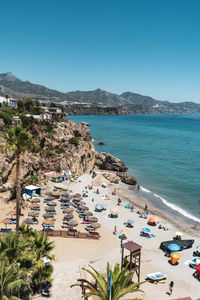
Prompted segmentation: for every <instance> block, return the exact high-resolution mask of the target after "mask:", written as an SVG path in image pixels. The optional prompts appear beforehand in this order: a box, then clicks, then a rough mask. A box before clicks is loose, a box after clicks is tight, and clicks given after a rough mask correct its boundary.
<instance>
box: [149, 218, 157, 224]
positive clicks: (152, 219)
mask: <svg viewBox="0 0 200 300" xmlns="http://www.w3.org/2000/svg"><path fill="white" fill-rule="evenodd" d="M148 222H149V223H158V217H155V216H152V217H150V218H149V221H148Z"/></svg>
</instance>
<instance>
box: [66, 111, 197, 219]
mask: <svg viewBox="0 0 200 300" xmlns="http://www.w3.org/2000/svg"><path fill="white" fill-rule="evenodd" d="M69 119H71V120H73V121H75V122H77V123H80V122H81V121H85V122H88V123H89V124H91V126H90V127H89V128H90V131H91V134H92V137H93V139H94V143H95V146H96V149H97V151H98V152H102V151H105V152H108V153H110V154H113V155H115V156H117V157H119V158H120V159H122V160H123V161H124V162H125V163H126V164H127V166H128V168H129V172H130V173H131V174H132V175H134V176H135V177H136V178H137V180H138V181H139V183H140V185H141V186H142V187H143V188H144V190H145V191H146V192H148V191H151V192H153V193H154V194H155V195H157V196H159V199H160V200H161V201H162V202H164V203H165V204H166V205H168V206H170V207H171V208H172V209H174V210H177V211H179V212H180V213H182V214H183V215H185V216H188V217H190V218H193V219H194V220H195V219H196V220H197V218H198V219H200V115H131V116H70V117H69ZM100 140H102V141H103V142H104V143H105V145H104V146H99V145H98V141H100ZM194 216H195V217H196V218H194Z"/></svg>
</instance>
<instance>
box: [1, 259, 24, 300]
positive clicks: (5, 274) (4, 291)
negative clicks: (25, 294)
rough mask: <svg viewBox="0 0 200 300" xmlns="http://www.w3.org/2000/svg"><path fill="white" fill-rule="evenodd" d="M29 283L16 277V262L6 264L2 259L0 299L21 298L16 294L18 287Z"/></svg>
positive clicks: (19, 299) (11, 299)
mask: <svg viewBox="0 0 200 300" xmlns="http://www.w3.org/2000/svg"><path fill="white" fill-rule="evenodd" d="M28 287H29V283H28V282H27V281H25V280H22V279H18V266H17V265H16V264H11V265H9V266H7V265H6V262H5V261H3V262H1V264H0V299H2V300H21V298H19V297H17V296H16V295H17V294H18V292H19V291H20V289H22V288H23V289H24V288H28Z"/></svg>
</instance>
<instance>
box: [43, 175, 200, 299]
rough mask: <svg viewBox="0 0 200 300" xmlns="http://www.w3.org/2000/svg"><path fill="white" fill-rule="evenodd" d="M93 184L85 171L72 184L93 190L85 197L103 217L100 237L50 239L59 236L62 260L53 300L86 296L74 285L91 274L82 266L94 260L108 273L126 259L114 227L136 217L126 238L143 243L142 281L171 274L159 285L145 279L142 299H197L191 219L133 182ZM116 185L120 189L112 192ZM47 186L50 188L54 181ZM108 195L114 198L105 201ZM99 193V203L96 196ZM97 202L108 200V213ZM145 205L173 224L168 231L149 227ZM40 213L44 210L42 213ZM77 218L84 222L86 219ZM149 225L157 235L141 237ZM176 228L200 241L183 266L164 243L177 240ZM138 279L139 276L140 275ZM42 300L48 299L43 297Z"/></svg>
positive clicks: (77, 190)
mask: <svg viewBox="0 0 200 300" xmlns="http://www.w3.org/2000/svg"><path fill="white" fill-rule="evenodd" d="M92 183H93V179H92V177H91V175H88V174H85V175H83V176H80V177H79V178H78V180H77V182H74V183H70V184H69V183H67V184H66V187H67V188H68V189H69V190H70V191H71V193H80V194H81V193H83V192H84V191H87V194H88V197H86V198H84V199H83V201H84V202H86V205H87V206H88V207H89V210H90V211H91V212H92V213H93V215H94V216H96V217H97V218H98V223H100V224H101V228H100V229H99V230H98V232H99V233H100V235H101V238H100V239H99V240H84V239H73V238H71V239H69V238H67V239H65V238H53V237H51V238H50V239H51V240H54V241H55V250H54V252H55V256H56V260H55V262H54V263H53V265H54V276H53V277H54V281H53V286H52V289H51V297H50V299H52V300H53V299H54V300H58V299H60V300H61V299H63V300H64V299H70V300H78V299H81V289H80V288H77V287H74V288H70V285H72V284H74V283H75V282H76V280H77V279H78V278H81V277H85V276H86V273H85V272H84V271H82V270H81V269H82V268H83V267H87V266H88V265H89V264H91V265H92V266H93V267H95V268H97V269H98V270H99V271H100V272H102V273H104V272H105V269H106V264H107V262H109V263H110V264H111V265H112V266H113V265H114V264H115V263H116V262H118V263H120V262H121V247H120V239H119V238H118V237H117V236H115V235H114V234H113V230H114V226H116V227H117V231H120V230H121V229H123V228H125V225H124V222H126V221H127V220H128V219H130V218H131V219H133V220H134V221H135V223H134V228H130V229H128V234H127V240H126V241H134V242H136V243H137V244H139V245H141V246H142V250H141V278H140V280H141V281H144V280H145V278H146V275H147V274H149V273H152V272H161V273H163V274H166V275H167V280H166V282H165V283H160V284H159V283H158V284H153V283H149V282H145V283H144V284H143V285H142V286H141V289H142V290H143V291H144V295H142V299H147V300H154V299H155V300H156V299H163V300H165V299H176V298H180V297H186V296H190V297H192V299H195V300H196V299H198V298H199V297H200V283H199V281H197V280H196V279H195V278H194V277H193V276H192V274H193V272H194V270H193V269H191V268H190V267H189V266H187V265H185V262H186V261H188V260H191V259H192V258H193V256H192V254H193V251H194V249H195V247H196V246H197V245H198V244H199V243H200V237H199V234H198V231H197V230H195V229H192V226H190V225H188V224H187V222H185V223H184V222H183V220H180V219H178V218H176V219H175V218H173V216H169V215H167V214H166V212H165V211H161V210H159V208H156V207H154V206H153V205H151V204H150V203H148V202H147V201H148V200H147V199H145V198H144V197H143V196H141V195H140V193H138V192H137V191H133V190H132V189H130V186H128V185H126V184H123V183H120V184H112V183H108V182H107V187H106V188H103V187H100V186H93V189H92V190H89V189H88V188H86V187H88V185H91V184H92ZM57 185H58V184H57ZM62 185H63V184H62ZM50 187H52V183H49V188H50ZM97 188H99V191H100V194H99V195H97V194H96V193H95V191H96V189H97ZM115 188H116V191H117V194H116V195H112V192H113V190H114V189H115ZM46 189H48V183H47V186H46ZM105 195H107V196H108V198H109V199H110V200H104V199H105ZM119 197H120V199H121V200H122V202H121V205H120V206H118V205H117V200H118V198H119ZM93 198H94V202H93V201H92V199H93ZM130 201H132V202H133V203H134V206H135V208H134V212H131V211H130V209H127V208H125V205H126V204H127V203H128V202H130ZM58 203H59V202H58ZM97 203H103V204H105V206H106V209H107V210H106V211H104V212H103V213H98V212H95V211H94V208H95V204H97ZM145 204H147V205H148V210H149V215H150V216H151V215H156V216H158V218H159V222H160V224H162V225H165V226H166V227H167V228H168V230H167V231H164V230H162V229H158V226H156V227H151V226H148V225H147V220H146V219H143V218H140V217H139V215H138V214H137V210H138V208H139V209H141V208H142V209H144V206H145ZM58 206H59V205H58ZM113 208H117V210H118V212H119V214H118V218H109V217H108V214H109V212H110V210H111V209H113ZM41 210H42V209H41ZM56 210H57V215H56V223H55V229H58V228H59V229H61V228H60V225H61V223H62V217H63V215H62V212H61V210H60V209H59V208H58V207H57V208H56ZM40 215H42V212H41V213H40ZM77 218H78V216H76V217H75V219H77ZM77 220H78V221H79V222H80V219H77ZM143 227H149V228H150V229H151V233H152V234H153V235H155V237H153V238H151V239H147V238H146V237H141V236H140V231H141V228H143ZM40 229H41V228H40ZM78 230H80V231H83V230H84V225H83V224H81V225H79V227H78ZM176 231H182V232H183V233H184V236H183V239H194V240H195V242H194V244H193V247H192V248H190V249H187V250H184V251H181V252H180V254H181V259H180V262H179V264H178V265H177V266H173V265H171V264H169V262H168V261H169V257H166V256H165V255H164V252H163V251H162V250H160V249H159V247H160V243H161V242H162V241H167V240H172V239H173V237H174V236H175V232H176ZM126 241H124V242H126ZM127 254H128V253H127ZM134 278H135V280H136V277H134ZM171 281H174V290H173V294H172V296H171V297H169V295H168V294H166V292H168V291H169V288H168V286H169V283H170V282H171ZM136 295H137V294H136ZM136 295H135V294H134V297H136ZM139 296H140V297H141V294H139V295H138V297H139ZM39 299H45V298H42V297H40V298H39ZM94 299H95V298H94ZM124 299H130V296H129V297H128V296H127V297H125V298H124Z"/></svg>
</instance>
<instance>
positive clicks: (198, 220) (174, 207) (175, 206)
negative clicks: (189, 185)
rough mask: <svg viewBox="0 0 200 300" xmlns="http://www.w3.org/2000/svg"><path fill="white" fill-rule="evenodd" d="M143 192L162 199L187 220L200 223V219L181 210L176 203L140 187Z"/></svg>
mask: <svg viewBox="0 0 200 300" xmlns="http://www.w3.org/2000/svg"><path fill="white" fill-rule="evenodd" d="M140 188H141V190H142V191H143V192H145V193H148V194H152V196H154V197H156V198H158V199H160V200H161V201H162V202H163V203H164V204H165V205H166V206H168V207H170V208H171V209H172V210H175V211H177V212H178V213H180V214H181V215H183V216H184V217H186V218H189V219H191V220H193V221H194V222H198V223H200V219H199V218H197V217H195V216H193V215H192V214H191V213H189V212H188V211H186V210H185V209H183V208H181V207H180V206H178V205H176V204H174V203H171V202H169V201H167V200H166V199H164V198H163V197H161V196H159V195H157V194H154V193H153V192H151V191H150V190H148V189H146V188H144V187H142V186H141V187H140Z"/></svg>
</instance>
